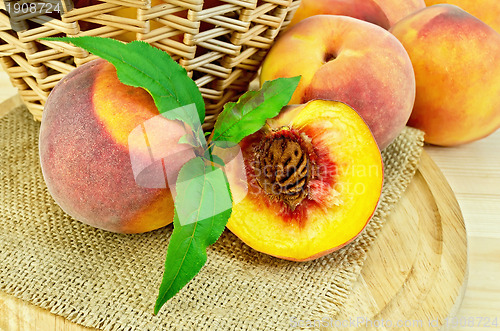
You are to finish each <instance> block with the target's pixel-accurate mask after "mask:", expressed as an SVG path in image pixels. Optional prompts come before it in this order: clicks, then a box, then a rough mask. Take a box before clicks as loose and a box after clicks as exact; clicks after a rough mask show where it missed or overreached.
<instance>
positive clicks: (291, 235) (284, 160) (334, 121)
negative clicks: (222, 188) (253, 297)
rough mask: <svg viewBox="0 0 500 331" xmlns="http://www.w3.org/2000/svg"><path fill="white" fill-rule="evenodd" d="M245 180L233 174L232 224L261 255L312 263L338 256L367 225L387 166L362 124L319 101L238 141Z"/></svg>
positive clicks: (340, 106)
mask: <svg viewBox="0 0 500 331" xmlns="http://www.w3.org/2000/svg"><path fill="white" fill-rule="evenodd" d="M240 148H241V150H242V154H243V160H244V165H245V170H246V180H244V181H242V180H241V178H234V176H231V172H229V181H230V184H231V189H232V191H233V195H239V196H241V194H242V192H245V190H247V193H246V196H245V197H244V198H243V199H242V200H241V201H239V202H238V203H235V204H234V205H233V211H232V214H231V218H230V219H229V221H228V224H227V227H228V229H229V230H230V231H231V232H233V233H234V234H235V235H236V236H238V237H239V238H240V239H241V240H242V241H243V242H245V243H246V244H248V245H249V246H250V247H252V248H254V249H256V250H257V251H260V252H263V253H266V254H269V255H273V256H276V257H279V258H283V259H287V260H294V261H307V260H312V259H315V258H318V257H321V256H323V255H326V254H328V253H330V252H333V251H335V250H337V249H339V248H341V247H343V246H345V245H346V244H348V243H349V242H351V241H352V240H353V239H354V238H356V236H357V235H358V234H359V233H360V232H361V231H362V230H363V229H364V227H365V226H366V225H367V224H368V222H369V220H370V219H371V216H372V215H373V212H374V210H375V208H376V206H377V204H378V201H379V198H380V194H381V190H382V183H383V164H382V158H381V154H380V150H379V148H378V146H377V143H376V142H375V139H374V138H373V135H372V133H371V131H370V129H369V128H368V126H367V125H366V124H365V122H364V121H363V119H362V118H361V117H360V116H359V115H358V114H357V113H356V111H355V110H353V109H352V108H350V107H349V106H348V105H346V104H344V103H341V102H337V101H325V100H314V101H310V102H308V103H307V104H304V105H299V106H288V107H287V108H285V109H284V110H283V111H282V112H281V114H280V115H278V116H277V117H276V118H274V119H271V120H268V121H267V124H266V126H265V127H264V128H263V129H261V130H260V131H258V132H256V133H254V134H252V135H250V136H248V137H246V138H244V139H243V140H242V141H241V142H240Z"/></svg>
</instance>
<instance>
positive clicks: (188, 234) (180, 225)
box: [154, 157, 232, 314]
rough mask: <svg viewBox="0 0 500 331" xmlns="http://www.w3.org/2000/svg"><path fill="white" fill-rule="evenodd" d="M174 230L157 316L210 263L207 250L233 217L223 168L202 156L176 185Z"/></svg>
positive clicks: (188, 164) (188, 166) (187, 167)
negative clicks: (206, 263)
mask: <svg viewBox="0 0 500 331" xmlns="http://www.w3.org/2000/svg"><path fill="white" fill-rule="evenodd" d="M176 191H177V197H176V199H175V216H174V231H173V232H172V236H171V238H170V243H169V245H168V250H167V258H166V260H165V271H164V274H163V280H162V283H161V285H160V290H159V294H158V298H157V300H156V304H155V309H154V313H155V314H157V313H158V311H159V310H160V308H161V307H162V306H163V305H164V304H165V303H166V302H167V301H168V300H169V299H170V298H172V297H173V296H174V295H175V294H177V292H179V290H180V289H181V288H182V287H184V286H185V285H186V284H187V283H188V282H189V281H190V280H191V279H193V278H194V277H195V276H196V275H197V274H198V272H199V271H200V269H201V268H202V267H203V265H204V264H205V262H206V260H207V253H206V249H207V247H208V246H210V245H212V244H213V243H215V242H216V241H217V239H218V238H219V237H220V235H221V234H222V232H223V231H224V228H225V226H226V223H227V221H228V219H229V217H230V216H231V206H232V199H231V193H230V189H229V183H228V181H227V178H226V176H225V174H224V172H223V171H222V169H220V168H218V167H215V166H214V165H212V164H210V163H209V162H207V160H205V159H204V158H202V157H196V158H194V159H191V160H189V161H188V162H186V164H184V166H183V167H182V168H181V170H180V172H179V176H178V178H177V184H176Z"/></svg>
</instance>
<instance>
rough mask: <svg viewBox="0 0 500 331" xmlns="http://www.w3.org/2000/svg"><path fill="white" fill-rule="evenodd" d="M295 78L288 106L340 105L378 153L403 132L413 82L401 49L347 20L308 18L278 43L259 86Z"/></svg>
mask: <svg viewBox="0 0 500 331" xmlns="http://www.w3.org/2000/svg"><path fill="white" fill-rule="evenodd" d="M298 51H300V55H298V53H297V52H298ZM298 75H301V76H302V79H301V81H300V83H299V86H298V87H297V90H296V91H295V93H294V95H293V96H292V99H291V101H290V104H302V103H305V102H307V101H309V100H314V99H325V100H337V101H342V102H344V103H346V104H348V105H349V106H351V107H352V108H354V109H355V110H356V111H357V112H358V113H359V114H360V115H361V117H362V118H363V119H364V120H365V122H366V123H367V124H368V126H369V127H370V129H371V130H372V132H373V135H374V136H375V139H376V140H377V143H378V145H379V147H380V149H384V148H385V147H386V146H387V145H389V143H390V142H391V141H392V140H393V139H394V138H396V137H397V136H398V135H399V133H400V132H401V130H402V129H403V128H404V127H405V125H406V122H407V121H408V118H409V116H410V113H411V110H412V107H413V102H414V100H415V76H414V73H413V68H412V65H411V62H410V58H409V57H408V54H407V53H406V51H405V49H404V48H403V46H402V45H401V43H400V42H399V41H398V40H397V39H396V38H395V37H394V36H393V35H392V34H390V33H389V32H388V31H387V30H385V29H383V28H381V27H379V26H377V25H374V24H371V23H368V22H364V21H361V20H358V19H354V18H351V17H345V16H335V15H316V16H311V17H309V18H306V19H305V20H303V21H301V22H299V23H298V24H296V25H295V26H293V27H292V28H290V29H289V30H287V31H285V33H284V34H282V35H281V36H280V37H279V38H278V40H277V41H276V42H275V44H274V46H273V47H272V48H271V50H270V51H269V53H268V55H267V57H266V58H265V60H264V62H263V66H262V72H261V75H260V82H261V84H263V83H264V82H265V81H266V80H272V79H275V78H278V77H294V76H298Z"/></svg>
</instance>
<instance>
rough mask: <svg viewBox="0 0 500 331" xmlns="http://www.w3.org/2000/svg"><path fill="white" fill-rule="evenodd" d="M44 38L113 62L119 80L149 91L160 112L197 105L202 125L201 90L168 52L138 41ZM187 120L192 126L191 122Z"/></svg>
mask: <svg viewBox="0 0 500 331" xmlns="http://www.w3.org/2000/svg"><path fill="white" fill-rule="evenodd" d="M42 39H43V40H50V41H63V42H68V43H71V44H73V45H75V46H77V47H81V48H83V49H85V50H87V51H89V52H90V53H92V54H94V55H97V56H99V57H101V58H103V59H105V60H107V61H109V62H111V63H112V64H113V65H114V66H115V68H116V71H117V74H118V78H119V79H120V81H121V82H122V83H124V84H127V85H130V86H135V87H142V88H144V89H146V90H147V91H148V92H149V93H150V94H151V96H152V97H153V99H154V101H155V104H156V107H157V108H158V110H159V112H160V113H165V112H168V111H169V110H171V109H175V108H178V107H183V106H186V105H189V104H192V103H194V104H195V105H196V110H197V113H198V117H199V123H203V121H204V119H205V103H204V101H203V98H202V96H201V92H200V90H199V89H198V87H197V86H196V84H195V82H194V81H193V80H192V79H191V78H189V76H188V75H187V73H186V70H185V69H184V68H183V67H182V66H180V65H179V64H178V63H177V62H175V61H174V60H173V59H172V58H171V57H170V55H168V54H167V53H166V52H164V51H162V50H160V49H157V48H155V47H153V46H151V45H149V44H148V43H146V42H143V41H137V40H136V41H132V42H130V43H128V44H125V43H122V42H120V41H117V40H114V39H110V38H101V37H53V38H42ZM165 116H166V117H168V116H167V115H165ZM170 119H173V118H170ZM175 119H181V118H175ZM182 120H184V119H182ZM184 121H185V122H186V123H190V122H189V120H184Z"/></svg>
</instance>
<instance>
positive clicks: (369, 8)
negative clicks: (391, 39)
mask: <svg viewBox="0 0 500 331" xmlns="http://www.w3.org/2000/svg"><path fill="white" fill-rule="evenodd" d="M314 15H342V16H349V17H354V18H357V19H360V20H363V21H367V22H370V23H373V24H377V25H379V26H381V27H383V28H384V29H388V28H389V27H390V25H389V20H388V19H387V17H386V16H385V14H384V12H383V11H382V9H380V7H379V6H378V5H377V4H376V3H375V2H373V1H372V0H302V1H301V2H300V6H299V8H297V11H296V12H295V14H294V15H293V18H292V21H291V22H290V24H289V25H288V27H291V26H293V25H295V24H297V23H298V22H300V21H302V20H303V19H305V18H307V17H310V16H314Z"/></svg>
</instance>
